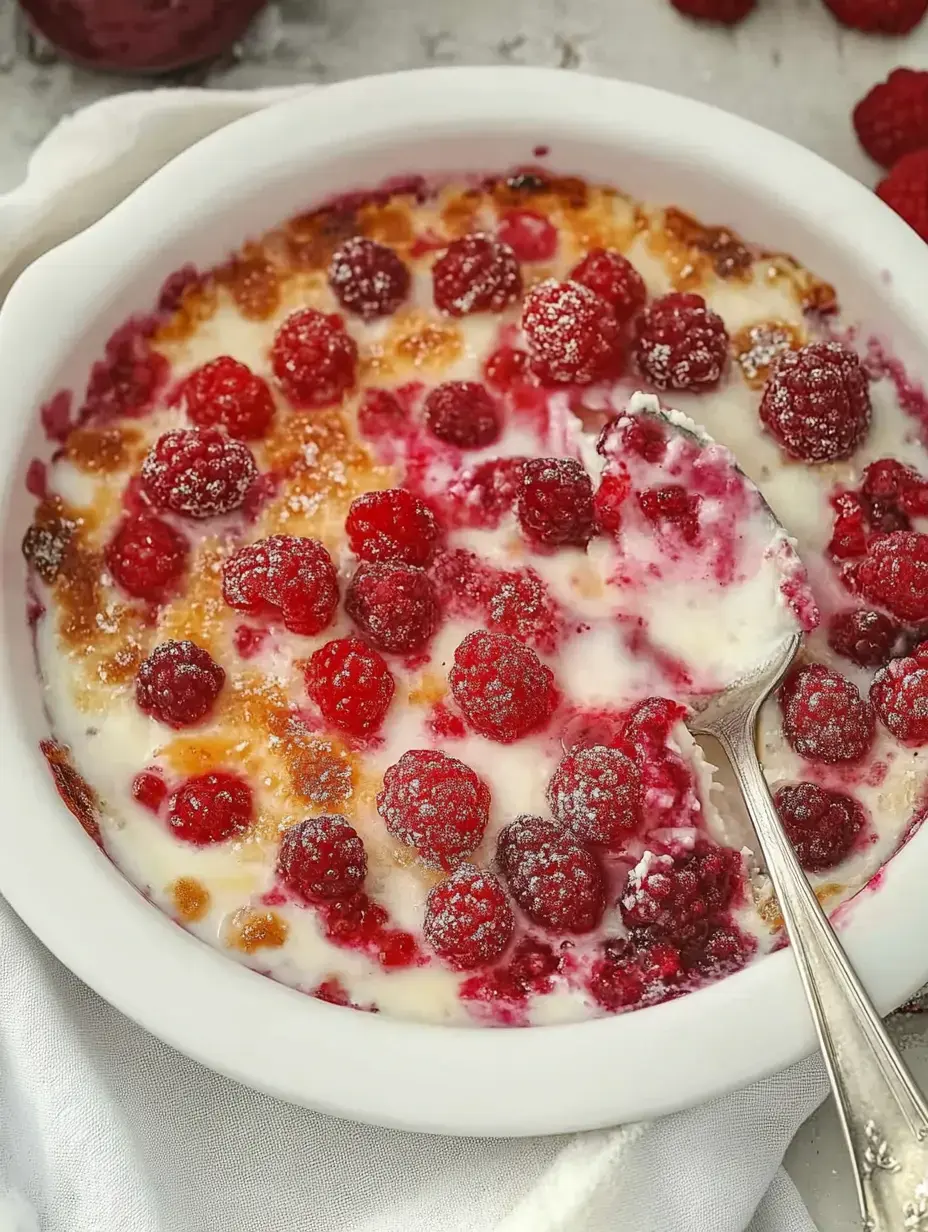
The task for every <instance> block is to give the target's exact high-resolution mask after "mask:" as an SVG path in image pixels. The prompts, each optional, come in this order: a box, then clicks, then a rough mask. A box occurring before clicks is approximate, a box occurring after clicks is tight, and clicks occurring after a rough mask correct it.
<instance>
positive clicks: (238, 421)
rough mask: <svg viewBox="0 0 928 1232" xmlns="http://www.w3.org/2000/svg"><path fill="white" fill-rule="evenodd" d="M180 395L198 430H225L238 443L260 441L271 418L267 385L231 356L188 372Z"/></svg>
mask: <svg viewBox="0 0 928 1232" xmlns="http://www.w3.org/2000/svg"><path fill="white" fill-rule="evenodd" d="M180 396H181V399H182V400H183V403H184V405H185V406H186V408H187V417H188V419H190V420H192V422H193V423H195V424H196V425H197V427H198V428H225V430H226V432H228V434H229V436H231V437H233V438H234V439H235V440H237V441H257V440H260V439H261V437H262V436H264V434H265V433H266V432H267V429H268V425H269V424H270V422H271V420H272V419H273V417H274V399H273V398H272V397H271V391H270V390H269V389H268V386H267V382H266V381H264V380H262V379H261V377H259V376H255V374H254V373H253V372H252V370H251V369H250V368H249V367H248V366H247V365H246V364H240V363H239V361H238V360H237V359H233V358H232V356H231V355H220V356H219V358H218V359H213V360H210V362H209V363H208V364H204V365H203V367H202V368H197V369H195V370H194V371H193V372H191V373H190V375H189V376H188V377H187V379H186V380H185V381H184V383H183V385H182V386H181V388H180Z"/></svg>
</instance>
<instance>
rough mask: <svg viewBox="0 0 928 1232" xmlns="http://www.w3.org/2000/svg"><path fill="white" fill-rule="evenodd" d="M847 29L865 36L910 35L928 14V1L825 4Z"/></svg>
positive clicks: (836, 0)
mask: <svg viewBox="0 0 928 1232" xmlns="http://www.w3.org/2000/svg"><path fill="white" fill-rule="evenodd" d="M825 3H826V4H827V6H828V7H829V8H830V9H831V11H832V13H834V15H835V17H837V19H838V21H840V22H841V24H842V25H844V26H849V27H850V28H851V29H852V30H863V31H864V33H865V34H908V33H909V31H910V30H914V29H915V27H916V26H917V25H918V23H919V22H920V21H921V19H922V18H923V17H924V16H925V13H926V11H928V0H825Z"/></svg>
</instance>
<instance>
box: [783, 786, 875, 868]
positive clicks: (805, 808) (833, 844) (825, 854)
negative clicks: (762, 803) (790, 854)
mask: <svg viewBox="0 0 928 1232" xmlns="http://www.w3.org/2000/svg"><path fill="white" fill-rule="evenodd" d="M774 803H775V804H776V806H777V812H778V813H779V814H780V820H781V821H782V822H783V829H784V830H785V831H786V834H787V836H788V838H789V841H790V842H791V843H792V844H793V847H794V848H795V850H796V855H797V857H798V859H799V863H800V864H801V865H802V867H803V868H804V869H805V870H806V872H809V873H824V872H827V871H828V870H829V869H832V868H834V867H835V865H836V864H840V863H841V861H842V860H843V859H844V857H845V856H847V855H848V854H849V853H850V851H851V849H852V848H853V846H854V844H855V841H856V839H857V836H858V834H859V833H860V832H861V830H862V829H863V828H864V826H865V825H866V823H867V818H866V814H865V813H864V810H863V808H862V807H861V805H860V804H858V803H857V801H856V800H852V799H851V798H850V796H846V795H844V793H843V792H840V791H828V790H826V788H824V787H819V785H818V784H817V783H798V784H797V785H796V786H795V787H781V788H780V790H779V791H778V792H777V794H776V797H775V798H774Z"/></svg>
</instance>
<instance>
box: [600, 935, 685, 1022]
mask: <svg viewBox="0 0 928 1232" xmlns="http://www.w3.org/2000/svg"><path fill="white" fill-rule="evenodd" d="M683 974H684V972H683V966H682V956H681V954H680V951H679V949H678V948H677V947H676V946H675V945H670V944H669V942H666V941H655V942H652V943H651V944H649V945H642V946H634V945H632V944H631V943H630V942H629V941H628V940H626V939H625V938H618V939H610V940H608V941H606V942H605V943H604V945H603V957H602V958H599V959H597V960H596V962H595V963H594V964H593V973H592V978H591V980H590V992H592V994H593V996H594V998H595V999H596V1001H598V1002H599V1004H600V1005H601V1006H602V1007H603V1008H604V1009H607V1010H609V1011H610V1012H612V1013H615V1012H616V1010H621V1009H625V1008H626V1007H627V1006H630V1005H637V1004H638V1003H639V1002H640V1001H642V1000H643V999H644V997H645V995H646V994H650V996H649V1000H653V999H660V1000H662V999H663V998H664V996H666V995H667V994H668V993H669V992H671V990H673V988H674V987H675V985H677V984H679V982H680V980H681V978H682V976H683ZM655 994H656V997H655Z"/></svg>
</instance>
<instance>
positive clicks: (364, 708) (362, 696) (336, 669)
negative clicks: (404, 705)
mask: <svg viewBox="0 0 928 1232" xmlns="http://www.w3.org/2000/svg"><path fill="white" fill-rule="evenodd" d="M306 687H307V689H308V690H309V695H310V697H311V698H312V699H313V701H314V702H315V703H316V705H317V706H318V707H319V709H320V710H321V711H322V713H323V715H324V717H325V718H326V720H327V721H328V722H329V723H331V724H332V726H333V727H338V728H341V730H342V731H346V732H350V734H351V735H352V736H369V735H371V734H372V733H373V732H375V731H377V729H378V728H379V727H380V724H381V723H382V722H383V718H384V715H385V714H386V713H387V710H388V709H389V707H390V702H391V701H392V700H393V692H394V690H395V688H396V685H395V684H394V683H393V677H392V675H391V674H390V669H389V668H388V667H387V665H386V663H384V661H383V659H382V658H381V657H380V655H379V654H378V653H377V651H376V650H371V648H370V647H369V646H365V645H364V643H363V642H362V641H361V640H360V639H359V638H356V637H339V638H336V639H335V640H334V641H332V642H326V644H325V645H324V646H321V647H320V648H319V649H318V650H317V651H316V652H315V653H314V654H313V656H312V658H311V659H310V660H309V666H308V667H307V668H306Z"/></svg>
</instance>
